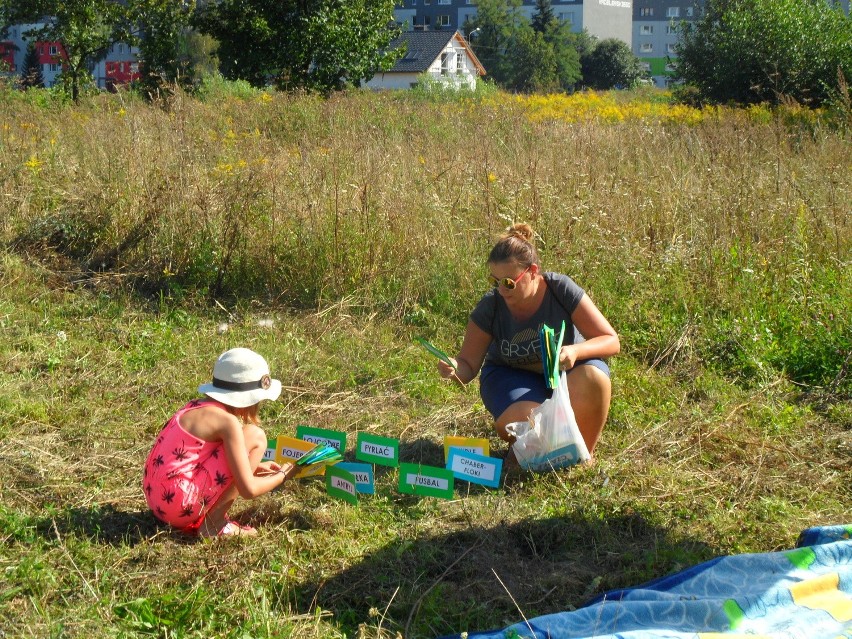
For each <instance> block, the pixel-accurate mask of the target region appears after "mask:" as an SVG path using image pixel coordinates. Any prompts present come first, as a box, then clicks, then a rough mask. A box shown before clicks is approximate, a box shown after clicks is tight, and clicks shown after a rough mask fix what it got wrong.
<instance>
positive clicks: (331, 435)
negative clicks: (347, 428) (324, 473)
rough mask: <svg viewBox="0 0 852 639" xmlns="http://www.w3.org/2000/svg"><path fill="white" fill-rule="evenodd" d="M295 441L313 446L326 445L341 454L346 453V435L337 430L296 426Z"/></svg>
mask: <svg viewBox="0 0 852 639" xmlns="http://www.w3.org/2000/svg"><path fill="white" fill-rule="evenodd" d="M296 439H302V440H304V441H306V442H312V443H314V444H328V445H329V446H334V447H335V448H336V449H337V450H339V451H340V452H341V453H344V452H346V433H341V432H340V431H337V430H329V429H327V428H314V427H313V426H304V425H299V426H296Z"/></svg>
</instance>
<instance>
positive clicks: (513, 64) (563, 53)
mask: <svg viewBox="0 0 852 639" xmlns="http://www.w3.org/2000/svg"><path fill="white" fill-rule="evenodd" d="M520 6H521V2H520V0H509V1H508V2H507V1H506V0H479V2H477V14H476V16H475V17H474V18H473V19H472V20H470V22H469V23H468V24H467V25H466V26H467V27H469V29H468V30H471V29H474V28H479V30H480V31H479V36H478V37H477V38H476V41H475V42H474V43H473V50H474V52H475V53H476V55H477V57H478V58H479V60H480V62H482V65H483V66H484V67H485V70H486V71H487V72H488V74H489V76H490V77H491V78H493V79H494V81H495V82H496V83H497V84H499V85H500V86H503V87H505V88H507V89H510V90H512V91H524V92H548V91H560V90H562V91H569V90H571V89H572V88H573V87H574V85H575V84H576V82H577V81H578V80H579V79H580V57H579V54H578V53H577V48H576V36H575V34H572V33H571V30H570V26H569V25H567V24H560V23H559V21H558V20H557V19H556V18H555V17H554V16H553V12H552V9H551V8H550V3H549V1H544V0H542V1H540V2H539V4H538V5H537V11H536V14H535V15H534V16H533V20H532V21H530V20H528V19H527V18H525V17H524V16H523V14H522V13H521V12H520ZM548 15H549V17H548ZM534 24H535V25H537V26H538V28H535V26H534Z"/></svg>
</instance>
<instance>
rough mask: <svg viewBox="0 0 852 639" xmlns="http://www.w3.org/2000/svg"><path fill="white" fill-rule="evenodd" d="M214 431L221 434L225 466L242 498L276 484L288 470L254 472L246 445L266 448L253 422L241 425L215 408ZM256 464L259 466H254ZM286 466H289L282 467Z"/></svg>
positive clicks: (268, 488)
mask: <svg viewBox="0 0 852 639" xmlns="http://www.w3.org/2000/svg"><path fill="white" fill-rule="evenodd" d="M213 427H214V431H215V432H216V433H217V435H218V436H220V437H221V438H222V445H223V447H224V449H225V458H226V459H227V460H228V468H230V469H231V472H232V473H233V476H234V485H235V486H236V488H237V492H238V493H239V495H240V497H242V498H243V499H254V498H255V497H258V496H259V495H263V494H264V493H268V492H269V491H270V490H272V489H273V488H276V487H277V486H280V485H281V484H282V483H283V482H284V480H285V479H287V477H288V476H289V474H290V473H289V472H279V473H274V474H268V473H263V474H261V475H255V469H252V466H251V462H250V460H249V454H250V449H251V451H255V450H256V449H257V447H262V448H263V449H264V450H265V449H266V436H265V435H264V433H263V431H262V430H261V429H260V428H259V427H257V426H246V427H245V428H244V427H243V424H242V422H240V420H239V419H237V418H236V417H235V416H234V415H231V414H230V413H228V412H225V411H217V416H216V423H215V424H213ZM258 467H260V466H258ZM286 470H288V471H289V470H290V469H286Z"/></svg>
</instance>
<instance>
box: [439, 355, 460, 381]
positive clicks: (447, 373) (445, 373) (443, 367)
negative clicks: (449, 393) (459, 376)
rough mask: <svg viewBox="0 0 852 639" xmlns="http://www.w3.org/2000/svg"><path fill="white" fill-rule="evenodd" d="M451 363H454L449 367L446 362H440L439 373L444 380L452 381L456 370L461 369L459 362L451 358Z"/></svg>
mask: <svg viewBox="0 0 852 639" xmlns="http://www.w3.org/2000/svg"><path fill="white" fill-rule="evenodd" d="M450 361H451V362H452V363H453V365H452V366H448V365H447V363H446V362H444V361H441V360H438V373H439V374H440V375H441V377H443V378H444V379H450V378H451V377H453V375H455V373H456V370H457V369H458V367H459V363H458V360H456V359H453V358H452V357H451V358H450Z"/></svg>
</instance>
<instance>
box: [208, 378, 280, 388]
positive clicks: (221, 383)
mask: <svg viewBox="0 0 852 639" xmlns="http://www.w3.org/2000/svg"><path fill="white" fill-rule="evenodd" d="M271 385H272V380H271V379H270V378H269V375H264V376H263V377H261V378H260V379H259V380H257V381H256V382H228V381H225V380H223V379H217V378H215V377H214V378H213V386H215V387H216V388H221V389H223V390H232V391H250V390H255V389H257V388H261V389H263V390H266V389H268V388H269V387H270V386H271Z"/></svg>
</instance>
